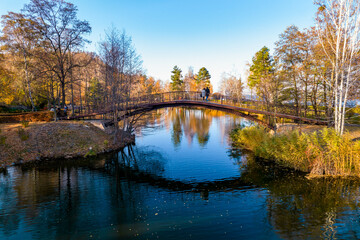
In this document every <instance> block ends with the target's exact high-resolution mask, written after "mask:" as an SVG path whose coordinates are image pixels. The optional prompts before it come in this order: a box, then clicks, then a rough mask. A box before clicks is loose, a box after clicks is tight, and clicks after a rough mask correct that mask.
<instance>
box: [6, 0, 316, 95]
mask: <svg viewBox="0 0 360 240" xmlns="http://www.w3.org/2000/svg"><path fill="white" fill-rule="evenodd" d="M28 2H29V1H28V0H1V1H0V14H1V15H3V14H6V13H7V12H8V11H15V12H17V11H19V10H20V9H21V8H22V7H23V6H24V4H25V3H28ZM70 2H72V3H74V4H75V5H77V7H78V10H79V11H78V17H79V18H80V19H86V20H88V21H89V22H90V24H91V26H92V33H91V35H90V36H89V39H90V40H91V41H92V43H91V45H90V46H88V50H90V51H96V49H97V46H96V45H97V43H98V42H99V40H100V39H101V37H102V36H104V31H105V30H106V29H108V28H109V27H110V26H111V25H114V26H115V27H116V28H118V29H119V30H122V29H125V31H126V32H127V34H128V35H130V36H131V37H132V40H133V43H134V45H135V47H136V49H137V52H138V53H139V54H140V55H141V56H142V59H143V66H144V69H146V70H147V71H146V73H147V75H149V76H153V77H155V78H156V79H161V80H163V81H164V82H165V81H167V80H169V79H170V75H171V70H172V69H173V67H174V66H175V65H178V66H179V67H180V68H181V69H182V70H183V75H185V73H186V72H187V70H188V67H190V66H192V67H193V68H194V71H195V72H197V71H198V70H199V69H200V68H201V67H206V68H207V69H208V70H209V72H210V74H211V76H212V79H211V82H212V83H213V85H214V86H215V90H217V88H218V86H219V84H220V79H221V74H222V73H223V72H234V73H237V74H241V76H242V77H243V78H244V77H245V72H246V69H247V66H246V64H247V63H248V62H251V58H252V57H253V56H254V54H255V53H256V51H258V50H260V49H261V48H262V47H263V46H267V47H269V48H270V49H271V50H273V48H274V43H275V41H277V40H278V37H279V34H280V33H282V32H283V31H284V30H285V28H286V27H287V26H290V25H292V24H294V25H296V26H298V27H299V28H300V29H303V28H308V27H310V26H313V25H314V17H315V11H316V7H315V6H314V5H313V0H70Z"/></svg>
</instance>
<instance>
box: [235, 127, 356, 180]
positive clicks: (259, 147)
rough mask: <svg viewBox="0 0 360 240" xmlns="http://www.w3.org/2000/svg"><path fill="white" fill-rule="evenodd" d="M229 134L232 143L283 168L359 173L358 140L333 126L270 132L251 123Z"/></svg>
mask: <svg viewBox="0 0 360 240" xmlns="http://www.w3.org/2000/svg"><path fill="white" fill-rule="evenodd" d="M230 136H231V139H232V141H233V143H234V144H235V145H237V146H239V147H241V148H245V149H248V150H250V151H252V152H254V154H255V156H257V157H261V158H265V159H272V160H274V161H276V162H278V163H279V164H281V165H283V166H286V167H290V168H294V169H297V170H301V171H304V172H309V173H311V174H313V175H333V176H337V175H341V176H350V175H357V176H360V141H356V142H354V141H352V140H351V138H350V137H349V135H348V134H345V135H343V136H339V135H338V134H336V132H335V131H334V130H333V129H327V128H324V129H323V130H322V131H319V132H314V133H311V134H304V133H303V134H299V133H298V132H297V131H292V132H289V133H287V134H281V135H272V134H270V133H269V132H268V131H266V130H265V129H264V128H262V127H259V126H251V127H248V128H243V129H240V128H237V129H234V130H233V131H232V133H231V135H230Z"/></svg>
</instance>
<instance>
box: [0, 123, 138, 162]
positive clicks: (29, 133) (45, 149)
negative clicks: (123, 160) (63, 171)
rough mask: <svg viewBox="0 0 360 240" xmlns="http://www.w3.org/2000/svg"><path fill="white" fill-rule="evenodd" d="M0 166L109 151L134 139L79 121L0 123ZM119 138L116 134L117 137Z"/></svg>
mask: <svg viewBox="0 0 360 240" xmlns="http://www.w3.org/2000/svg"><path fill="white" fill-rule="evenodd" d="M0 130H1V132H0V167H6V166H9V165H12V164H14V163H25V162H30V161H37V160H44V159H54V158H73V157H81V156H88V155H95V154H99V153H104V152H110V151H113V150H116V149H119V148H122V147H124V146H125V145H126V144H128V143H131V142H133V141H134V136H129V135H126V136H125V137H124V138H123V139H122V141H117V142H116V143H114V137H113V135H111V134H108V133H105V132H104V131H102V130H100V129H99V128H97V127H95V126H93V125H92V124H90V123H84V122H81V121H71V122H69V121H60V122H36V123H30V124H29V126H28V127H23V126H22V124H18V123H6V124H0ZM118 139H120V138H118Z"/></svg>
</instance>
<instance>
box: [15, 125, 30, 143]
mask: <svg viewBox="0 0 360 240" xmlns="http://www.w3.org/2000/svg"><path fill="white" fill-rule="evenodd" d="M18 134H19V137H20V139H21V141H26V140H28V139H29V133H27V132H26V131H25V130H24V129H23V128H21V127H19V128H18Z"/></svg>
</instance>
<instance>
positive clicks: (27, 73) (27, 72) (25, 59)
mask: <svg viewBox="0 0 360 240" xmlns="http://www.w3.org/2000/svg"><path fill="white" fill-rule="evenodd" d="M24 63H25V68H24V70H25V78H26V83H27V86H28V91H29V98H30V102H31V111H33V112H34V111H35V105H34V101H33V98H32V95H31V87H30V80H29V71H28V64H27V58H26V53H24Z"/></svg>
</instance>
